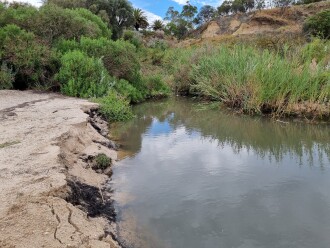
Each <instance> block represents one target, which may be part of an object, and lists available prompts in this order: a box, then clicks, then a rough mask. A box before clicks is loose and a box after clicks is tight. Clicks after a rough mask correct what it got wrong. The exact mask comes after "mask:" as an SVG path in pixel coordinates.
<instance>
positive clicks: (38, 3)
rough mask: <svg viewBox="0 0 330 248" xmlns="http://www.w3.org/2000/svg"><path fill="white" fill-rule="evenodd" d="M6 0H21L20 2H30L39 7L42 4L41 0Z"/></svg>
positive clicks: (10, 0) (12, 0)
mask: <svg viewBox="0 0 330 248" xmlns="http://www.w3.org/2000/svg"><path fill="white" fill-rule="evenodd" d="M1 2H4V0H1ZM7 2H10V3H12V2H22V3H29V4H32V5H34V6H37V7H40V6H41V5H42V1H41V0H7Z"/></svg>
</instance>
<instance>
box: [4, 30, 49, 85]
mask: <svg viewBox="0 0 330 248" xmlns="http://www.w3.org/2000/svg"><path fill="white" fill-rule="evenodd" d="M50 59H51V51H50V49H49V48H48V47H46V46H44V45H42V44H40V43H38V42H37V39H36V37H35V35H34V34H33V33H30V32H26V31H24V30H22V29H21V28H19V27H18V26H16V25H12V24H10V25H7V26H5V27H3V28H0V61H2V62H4V63H6V64H7V65H8V66H9V67H10V68H12V70H13V71H15V72H16V74H15V82H14V88H15V89H26V88H30V87H33V86H36V85H39V84H44V83H45V82H46V81H47V71H46V70H47V68H48V67H50Z"/></svg>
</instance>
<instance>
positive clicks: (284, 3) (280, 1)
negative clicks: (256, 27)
mask: <svg viewBox="0 0 330 248" xmlns="http://www.w3.org/2000/svg"><path fill="white" fill-rule="evenodd" d="M293 3H294V0H274V4H275V7H278V8H281V10H282V12H284V11H285V9H286V8H287V7H288V6H290V5H292V4H293Z"/></svg>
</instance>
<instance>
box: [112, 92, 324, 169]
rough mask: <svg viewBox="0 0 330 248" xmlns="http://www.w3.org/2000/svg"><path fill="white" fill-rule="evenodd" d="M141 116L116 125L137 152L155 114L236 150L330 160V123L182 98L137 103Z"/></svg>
mask: <svg viewBox="0 0 330 248" xmlns="http://www.w3.org/2000/svg"><path fill="white" fill-rule="evenodd" d="M134 111H135V114H136V115H137V118H135V119H133V120H132V121H130V122H128V123H127V124H124V125H122V124H121V125H120V126H119V127H117V128H115V137H118V138H119V140H120V141H121V143H123V144H124V146H123V148H124V149H129V151H131V152H132V153H133V154H135V153H137V152H138V151H140V149H141V143H142V136H143V134H145V133H146V132H147V130H148V128H150V127H151V124H152V120H153V118H157V119H158V120H159V121H160V122H164V121H167V122H169V124H170V125H171V127H172V128H173V129H176V128H178V127H179V126H182V125H183V126H185V128H186V129H187V132H191V131H198V132H200V134H201V136H202V137H203V138H207V139H210V138H211V139H214V140H217V141H218V142H219V146H222V147H223V146H228V145H229V146H231V147H232V148H233V150H234V151H235V152H236V153H239V152H240V151H241V150H242V149H243V148H244V149H247V150H249V151H253V152H255V153H256V154H258V155H259V156H260V157H265V156H269V158H270V159H275V160H276V161H280V160H282V158H283V156H284V155H290V156H295V157H298V158H300V159H303V157H304V158H306V159H307V160H308V161H309V162H310V163H311V164H312V163H313V160H314V159H319V160H320V161H322V160H324V159H328V160H330V142H329V141H330V126H326V125H308V124H303V123H289V124H283V123H278V122H275V121H271V120H269V119H266V118H261V117H259V118H251V117H248V116H236V115H233V114H231V113H227V112H226V111H219V109H210V108H205V107H204V108H201V107H200V104H197V103H194V102H193V101H191V100H186V99H182V98H175V99H169V100H165V101H160V102H152V103H145V104H141V105H138V106H136V107H135V110H134ZM172 113H174V116H173V118H170V117H172V116H171V114H172Z"/></svg>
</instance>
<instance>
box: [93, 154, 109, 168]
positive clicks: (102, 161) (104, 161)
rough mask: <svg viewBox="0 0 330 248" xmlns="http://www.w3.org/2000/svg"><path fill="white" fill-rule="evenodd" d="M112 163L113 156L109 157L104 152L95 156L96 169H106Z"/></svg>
mask: <svg viewBox="0 0 330 248" xmlns="http://www.w3.org/2000/svg"><path fill="white" fill-rule="evenodd" d="M110 165H111V158H109V157H108V156H107V155H105V154H104V153H100V154H97V155H96V157H95V166H94V168H95V169H96V170H98V169H101V170H105V169H106V168H108V167H109V166H110Z"/></svg>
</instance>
